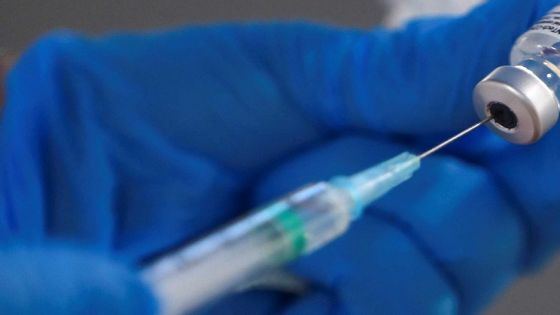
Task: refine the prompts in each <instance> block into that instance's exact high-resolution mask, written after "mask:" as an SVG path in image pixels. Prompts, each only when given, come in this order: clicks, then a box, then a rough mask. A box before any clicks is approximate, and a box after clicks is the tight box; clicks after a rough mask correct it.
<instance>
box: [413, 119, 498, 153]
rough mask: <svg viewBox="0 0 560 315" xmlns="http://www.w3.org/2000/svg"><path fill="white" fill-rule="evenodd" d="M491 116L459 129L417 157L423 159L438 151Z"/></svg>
mask: <svg viewBox="0 0 560 315" xmlns="http://www.w3.org/2000/svg"><path fill="white" fill-rule="evenodd" d="M493 118H494V117H492V116H490V117H488V118H486V119H484V120H482V121H480V122H478V123H476V124H475V125H473V126H471V127H469V128H467V129H465V130H463V131H461V132H460V133H458V134H457V135H455V136H453V137H451V138H449V139H447V140H445V141H444V142H442V143H440V144H438V145H436V146H435V147H433V148H431V149H430V150H428V151H426V152H424V153H422V154H420V155H419V156H418V157H419V158H420V159H424V158H426V157H428V156H430V155H432V154H434V153H436V152H437V151H439V150H441V149H443V148H445V147H446V146H448V145H450V144H451V143H453V142H455V141H457V140H459V139H460V138H461V137H463V136H465V135H466V134H468V133H470V132H471V131H473V130H475V129H476V128H478V127H480V126H482V125H484V124H486V123H487V122H489V121H491V120H492V119H493Z"/></svg>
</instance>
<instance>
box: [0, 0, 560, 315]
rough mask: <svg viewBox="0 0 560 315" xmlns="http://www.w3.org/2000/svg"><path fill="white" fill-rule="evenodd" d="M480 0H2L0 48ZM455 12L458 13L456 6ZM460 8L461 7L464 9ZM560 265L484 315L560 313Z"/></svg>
mask: <svg viewBox="0 0 560 315" xmlns="http://www.w3.org/2000/svg"><path fill="white" fill-rule="evenodd" d="M478 1H479V0H470V1H469V0H455V1H452V0H423V1H421V0H345V1H340V0H338V1H337V0H283V1H262V0H158V1H153V0H152V1H150V0H136V1H132V0H97V1H86V0H47V1H45V0H0V47H7V48H12V49H17V50H20V49H23V48H24V47H25V46H26V45H28V44H29V43H30V42H31V41H32V40H33V39H35V38H36V37H37V36H40V35H41V34H42V33H44V32H46V31H48V30H50V29H53V28H60V27H64V28H72V29H78V30H82V31H84V32H88V33H103V32H107V31H111V30H115V29H133V30H135V29H147V28H162V27H172V26H177V25H186V24H192V23H207V22H215V21H239V20H271V19H273V20H279V19H284V20H285V19H288V20H294V19H297V20H301V19H306V20H313V21H317V22H324V23H331V24H338V25H344V26H354V27H361V28H369V27H373V26H376V25H380V24H385V25H391V26H395V25H398V24H399V22H400V21H402V20H404V19H406V18H408V17H409V16H410V15H412V14H419V13H429V12H447V11H453V10H456V11H457V12H461V11H463V10H464V9H465V7H467V6H470V5H471V4H472V3H473V2H478ZM456 7H457V8H456ZM458 7H461V8H458ZM559 292H560V261H558V262H557V263H555V264H552V265H550V266H549V268H548V269H547V270H545V271H543V272H542V273H540V274H538V275H535V276H533V277H527V278H525V279H522V280H521V281H519V282H518V283H517V284H516V285H515V286H514V287H513V288H512V289H510V290H508V291H507V293H506V294H505V295H504V296H502V297H500V298H499V299H498V301H497V303H496V304H495V305H494V306H492V307H491V308H490V310H488V311H487V312H486V315H526V314H536V315H541V314H542V315H548V314H560V299H559V295H560V293H559Z"/></svg>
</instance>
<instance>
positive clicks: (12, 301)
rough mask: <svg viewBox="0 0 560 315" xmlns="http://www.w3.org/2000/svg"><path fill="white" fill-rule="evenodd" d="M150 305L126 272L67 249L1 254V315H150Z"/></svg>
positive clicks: (143, 290) (152, 305)
mask: <svg viewBox="0 0 560 315" xmlns="http://www.w3.org/2000/svg"><path fill="white" fill-rule="evenodd" d="M155 312H156V303H155V300H154V298H153V296H152V294H151V293H150V291H149V290H148V288H147V287H146V286H145V285H144V284H143V283H142V282H141V280H140V279H139V278H138V276H137V275H136V274H135V273H134V272H133V271H132V270H131V269H130V268H127V267H125V266H123V265H121V264H119V263H117V262H116V261H113V260H110V259H109V258H106V257H102V256H100V255H97V254H94V253H90V252H86V251H84V250H78V249H73V248H67V247H52V248H51V247H49V248H26V247H21V246H18V247H9V248H4V249H1V250H0V313H2V314H62V315H64V314H154V313H155Z"/></svg>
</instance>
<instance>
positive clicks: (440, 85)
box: [5, 0, 542, 175]
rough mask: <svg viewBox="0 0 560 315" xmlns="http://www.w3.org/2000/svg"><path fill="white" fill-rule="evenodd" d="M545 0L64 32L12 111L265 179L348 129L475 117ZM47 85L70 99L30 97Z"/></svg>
mask: <svg viewBox="0 0 560 315" xmlns="http://www.w3.org/2000/svg"><path fill="white" fill-rule="evenodd" d="M539 3H542V2H539ZM536 6H537V0H513V1H511V0H493V1H490V2H488V3H487V4H485V5H484V6H482V7H480V8H478V9H477V10H475V11H473V12H472V13H470V14H469V15H467V16H465V17H463V18H457V19H445V18H436V19H428V20H420V21H417V22H413V23H411V24H410V25H409V26H408V27H407V28H405V29H403V30H399V31H387V30H383V29H377V30H374V31H360V30H349V29H340V28H329V27H324V26H314V25H306V24H266V25H263V24H251V25H226V26H213V27H198V28H190V29H181V30H177V31H174V32H165V33H155V34H150V35H146V34H143V35H133V34H121V35H115V36H111V37H106V38H101V39H85V38H83V37H80V36H76V35H75V34H74V35H69V34H54V35H51V36H50V37H47V38H45V39H43V40H42V41H40V42H39V43H37V44H36V45H35V46H34V48H33V49H31V51H29V52H27V53H26V54H24V57H23V59H22V60H21V61H20V65H19V66H16V68H15V70H14V71H13V72H14V73H16V74H17V73H21V71H23V70H26V71H29V72H31V73H32V74H34V76H33V79H32V80H29V79H27V80H24V79H18V78H20V77H19V76H18V75H13V76H12V79H11V80H10V82H11V83H10V84H9V88H10V89H13V90H14V91H9V92H10V94H13V95H15V96H14V97H13V98H12V97H10V98H11V100H8V101H9V102H12V103H13V104H8V110H7V112H6V118H5V120H8V119H10V120H12V121H16V122H15V123H14V124H20V125H21V124H22V123H21V122H19V121H20V120H21V118H18V117H15V116H17V114H16V113H14V112H13V111H12V110H10V107H12V108H20V109H18V111H20V112H24V111H25V109H28V108H31V107H33V109H38V108H44V107H51V109H49V110H48V111H49V112H50V115H54V109H55V108H59V107H61V105H58V104H57V103H58V102H65V103H72V104H73V105H76V106H70V108H79V109H80V110H79V111H80V112H82V111H86V110H89V111H90V112H91V113H92V118H91V120H93V121H94V122H95V123H98V124H100V125H102V126H103V129H104V130H106V133H107V134H108V137H107V138H116V137H119V138H125V140H121V141H119V143H122V142H125V141H138V140H137V139H139V138H143V139H147V138H151V139H152V140H151V142H157V143H166V144H168V145H169V146H171V147H173V148H177V149H180V150H189V151H192V152H196V153H197V154H200V155H202V156H204V157H209V158H211V159H213V160H215V161H218V162H219V163H221V164H222V165H224V166H225V167H227V168H230V169H232V170H234V171H236V172H240V173H242V174H243V175H247V173H249V175H253V174H254V173H255V172H258V171H261V170H262V169H263V168H266V167H267V166H268V165H270V163H272V162H273V161H277V160H279V159H282V158H284V157H286V156H287V155H288V154H290V153H291V152H293V151H294V150H298V149H301V148H302V147H305V146H306V145H308V144H310V143H314V142H316V141H318V140H320V139H323V138H325V137H328V136H330V135H331V134H332V133H333V132H337V131H339V130H341V129H348V128H351V129H355V128H367V129H369V130H374V131H378V132H382V133H387V132H390V133H398V134H409V135H410V134H414V135H416V134H425V133H434V132H436V131H449V130H454V129H457V128H460V127H462V126H463V125H465V124H467V123H471V122H472V121H473V120H474V114H473V110H472V108H471V104H470V103H471V90H472V88H473V86H474V84H475V83H476V81H477V80H479V79H481V78H482V77H483V76H484V75H485V74H487V73H488V72H489V71H491V70H492V68H493V67H495V66H497V65H500V64H502V63H505V62H506V61H507V55H508V51H509V49H510V48H511V45H512V43H513V40H514V39H515V37H516V36H518V35H519V34H520V33H521V32H523V31H524V30H525V29H526V28H527V27H528V25H529V24H530V23H531V20H533V19H534V17H533V15H534V11H535V9H536ZM488 21H492V27H491V31H488V29H489V23H488ZM30 64H35V65H36V66H35V67H30V66H29V65H30ZM26 65H27V66H26ZM53 80H54V82H53ZM30 82H31V83H30ZM61 82H64V84H65V86H64V87H62V86H60V85H61ZM35 85H36V86H35ZM18 89H20V90H21V92H19V93H18ZM46 89H50V90H57V91H59V93H58V94H60V97H50V96H52V95H50V96H49V95H46V96H45V95H42V96H43V97H42V98H41V99H40V101H41V102H42V103H41V104H44V105H35V102H32V101H33V100H30V99H29V98H30V97H34V96H41V95H40V93H43V92H44V91H45V90H46ZM88 90H89V91H95V92H94V93H93V92H92V93H88ZM22 93H27V94H30V95H28V96H29V97H27V98H24V99H18V98H17V95H18V94H22ZM65 93H66V94H70V93H71V94H72V95H73V97H72V98H68V97H63V96H64V94H65ZM43 94H44V93H43ZM74 103H76V104H74ZM28 104H30V105H28ZM47 104H51V105H47ZM82 108H83V110H82ZM30 110H31V109H30ZM14 111H15V109H14ZM93 113H95V114H93ZM63 114H66V109H61V110H60V113H59V114H57V115H63ZM75 125H77V124H74V125H72V127H75ZM68 128H70V127H68ZM76 129H78V130H79V128H76ZM72 130H73V131H74V132H75V133H77V134H80V132H78V130H75V129H72ZM8 132H12V131H11V130H10V129H8ZM13 132H14V133H16V132H15V131H13ZM124 135H126V137H125V136H124ZM255 152H259V154H255Z"/></svg>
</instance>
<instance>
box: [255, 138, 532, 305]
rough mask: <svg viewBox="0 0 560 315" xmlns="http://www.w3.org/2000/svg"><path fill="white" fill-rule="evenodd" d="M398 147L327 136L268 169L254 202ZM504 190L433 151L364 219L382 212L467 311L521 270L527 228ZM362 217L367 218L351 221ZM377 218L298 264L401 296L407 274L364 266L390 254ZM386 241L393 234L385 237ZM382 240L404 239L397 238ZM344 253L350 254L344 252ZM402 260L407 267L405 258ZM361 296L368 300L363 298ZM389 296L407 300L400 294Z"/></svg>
mask: <svg viewBox="0 0 560 315" xmlns="http://www.w3.org/2000/svg"><path fill="white" fill-rule="evenodd" d="M402 150H403V148H402V147H399V146H396V145H394V144H390V143H386V142H383V141H372V140H367V139H360V138H352V137H349V138H342V139H340V140H338V141H334V142H331V143H328V144H325V145H324V146H321V147H319V148H317V149H316V150H312V151H309V152H307V153H305V154H302V155H301V156H299V157H296V158H294V159H293V160H291V161H289V162H286V163H285V164H284V165H283V166H280V167H279V168H278V169H277V170H276V171H274V172H272V173H271V174H269V175H268V177H267V178H266V179H265V180H264V181H263V182H262V183H261V185H260V188H259V189H258V191H257V192H256V199H257V202H262V201H264V200H269V199H271V198H272V197H273V196H278V195H282V194H283V193H285V192H288V191H290V190H293V189H294V188H296V187H298V186H299V185H302V184H304V183H308V182H313V181H317V180H321V179H327V178H329V177H330V176H333V175H336V174H352V173H353V172H356V171H358V170H360V169H363V168H365V167H367V166H368V165H371V164H372V163H373V162H379V161H381V160H383V159H387V158H389V157H392V156H394V155H396V154H398V153H399V152H402ZM507 197H508V196H507V195H504V193H503V192H502V190H501V187H500V186H499V185H498V184H497V183H496V182H494V180H493V178H491V177H490V176H489V174H488V173H486V171H484V170H483V169H481V168H479V167H477V166H474V165H470V164H468V163H465V162H461V161H459V160H456V159H453V158H445V157H432V158H431V159H429V160H426V161H425V162H424V164H423V166H422V169H421V170H420V171H419V172H418V173H417V174H416V175H415V177H414V178H413V179H412V180H411V181H410V182H408V183H406V184H404V185H402V186H401V187H399V188H397V189H396V190H395V191H393V192H392V193H390V194H389V195H388V196H386V197H384V198H383V199H381V200H379V201H378V202H377V203H375V204H374V205H373V206H372V207H371V208H370V209H369V210H368V211H367V212H366V218H367V219H366V218H363V219H362V220H366V222H370V221H368V220H381V221H383V223H384V224H385V225H389V226H391V227H392V228H396V229H398V230H399V231H400V233H403V234H404V237H405V238H407V239H408V242H410V243H411V244H413V246H414V247H415V248H416V249H417V250H419V251H420V252H421V253H422V254H423V255H424V258H425V259H426V260H427V261H428V262H429V263H430V264H431V267H433V268H434V270H436V272H437V273H438V274H440V275H441V276H442V277H443V279H444V280H445V281H446V284H447V285H448V286H449V287H450V288H451V291H452V292H453V293H454V294H455V296H456V298H457V300H458V302H457V303H458V309H459V310H460V312H461V313H467V314H470V313H473V312H476V311H479V310H480V309H481V307H483V306H485V305H487V304H488V303H489V302H490V300H491V299H492V298H493V297H494V296H495V295H496V294H497V293H498V292H500V290H502V289H503V287H504V286H505V285H506V284H508V283H510V282H511V281H512V280H513V279H514V278H515V277H516V276H517V275H518V273H519V272H520V267H521V260H522V259H523V256H524V255H525V254H526V252H525V250H526V247H525V245H526V243H525V241H526V237H528V236H529V234H528V231H527V230H526V225H525V224H524V223H525V222H524V221H523V218H522V217H520V216H519V211H518V210H519V209H517V208H516V207H515V206H514V205H512V204H511V203H510V201H509V199H507ZM361 224H366V223H360V222H357V223H356V225H358V226H359V225H361ZM366 225H367V224H366ZM378 225H379V224H371V225H370V228H369V229H368V227H363V228H362V230H361V232H359V233H358V232H355V233H356V234H352V231H350V234H349V235H350V236H348V238H347V240H346V241H345V242H343V241H340V242H343V243H341V244H340V245H338V246H337V245H332V246H329V247H327V248H326V249H324V251H322V252H320V253H318V254H317V255H313V256H311V257H309V258H306V259H303V260H301V261H300V262H299V263H298V264H296V270H297V271H298V272H300V273H301V274H303V275H304V276H307V277H311V278H312V279H314V280H316V281H320V282H321V283H323V284H326V285H330V286H335V287H336V286H340V287H345V285H346V286H349V287H350V288H346V289H347V290H348V291H349V292H350V290H351V289H352V292H367V291H368V290H369V291H372V292H376V294H380V296H379V297H378V299H379V300H386V301H391V300H390V299H391V296H393V294H394V295H396V296H399V297H402V296H403V294H402V290H404V289H403V286H406V285H408V284H406V281H404V280H403V279H400V278H398V279H397V278H395V279H392V277H397V276H398V275H397V274H388V273H386V271H385V270H384V272H378V271H377V270H370V269H368V266H372V268H375V267H373V266H377V264H378V263H377V261H383V260H387V259H393V257H394V255H393V256H390V255H389V256H388V255H387V251H388V249H387V248H384V250H380V249H376V248H374V247H372V246H371V244H372V242H376V241H379V240H378V239H379V238H383V237H384V236H385V235H384V234H382V235H377V234H375V232H374V231H372V229H377V230H379V229H380V227H379V226H378ZM381 225H383V224H381ZM351 229H352V227H351ZM352 235H354V236H352ZM386 242H393V241H392V240H389V239H387V240H386ZM384 245H385V246H386V247H391V246H401V245H398V243H396V242H395V243H393V244H384ZM346 247H348V248H349V249H345V248H346ZM353 252H354V253H353ZM351 253H353V254H351ZM407 255H410V254H407ZM347 256H348V257H351V258H349V259H346V258H347ZM403 261H406V259H403ZM417 261H418V259H417V258H415V259H410V264H417V263H418V262H417ZM403 266H406V268H412V267H409V266H408V265H407V263H406V262H405V263H403ZM402 268H405V267H402ZM372 272H373V273H374V274H375V276H376V277H380V278H381V279H377V280H376V279H373V278H367V279H368V280H367V281H369V282H367V283H363V282H364V281H366V280H365V279H366V278H365V277H366V276H365V275H370V274H371V273H372ZM384 277H391V279H385V278H384ZM430 279H431V278H430ZM430 279H421V280H420V282H414V283H410V286H411V288H410V296H407V299H405V300H406V301H407V303H413V302H412V301H414V300H415V299H417V298H419V297H418V296H416V295H415V294H424V292H416V291H424V290H422V289H418V288H419V287H422V288H425V290H433V289H434V288H432V285H433V284H432V280H430ZM380 280H381V282H382V281H387V282H388V283H399V286H398V289H395V290H396V291H387V292H386V293H383V292H384V291H382V290H381V289H379V288H378V287H377V285H378V284H377V283H380V282H379V281H380ZM345 281H347V282H345ZM422 281H425V282H422ZM357 286H359V287H357ZM435 289H438V287H437V286H436V287H435ZM384 290H387V288H384ZM438 290H439V289H438ZM378 291H380V292H381V293H379V292H378ZM397 291H398V292H397ZM364 294H365V295H366V296H367V294H366V293H364ZM369 298H371V299H374V297H369ZM375 299H377V298H375ZM361 303H367V299H366V298H364V299H363V300H362V302H361ZM391 303H397V304H398V303H401V304H402V303H405V302H403V300H400V299H399V301H393V302H391ZM398 307H402V306H398ZM407 307H412V306H407ZM408 313H417V312H408Z"/></svg>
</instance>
